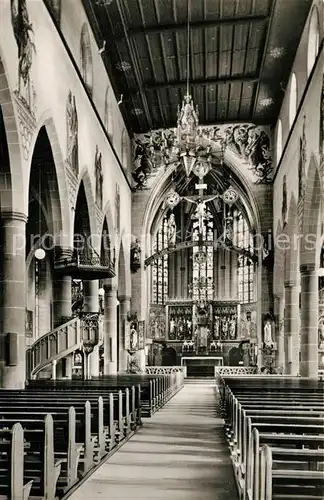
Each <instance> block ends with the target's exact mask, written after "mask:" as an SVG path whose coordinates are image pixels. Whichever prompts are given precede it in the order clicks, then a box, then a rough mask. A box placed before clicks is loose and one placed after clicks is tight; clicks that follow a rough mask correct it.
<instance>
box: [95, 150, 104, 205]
mask: <svg viewBox="0 0 324 500" xmlns="http://www.w3.org/2000/svg"><path fill="white" fill-rule="evenodd" d="M95 177H96V204H97V206H98V207H99V208H100V210H102V185H103V173H102V154H101V153H100V152H99V148H98V146H96V154H95Z"/></svg>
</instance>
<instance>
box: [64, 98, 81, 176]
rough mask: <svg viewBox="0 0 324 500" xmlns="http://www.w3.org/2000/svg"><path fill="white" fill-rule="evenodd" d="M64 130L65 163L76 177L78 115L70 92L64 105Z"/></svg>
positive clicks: (77, 163) (77, 172) (77, 164)
mask: <svg viewBox="0 0 324 500" xmlns="http://www.w3.org/2000/svg"><path fill="white" fill-rule="evenodd" d="M66 128H67V160H66V161H67V163H68V165H69V167H70V168H71V169H72V170H73V172H74V173H75V175H76V176H78V174H79V162H78V114H77V109H76V103H75V97H74V96H72V92H71V90H70V91H69V94H68V99H67V104H66Z"/></svg>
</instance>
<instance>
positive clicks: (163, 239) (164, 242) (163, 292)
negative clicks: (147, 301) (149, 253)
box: [152, 217, 169, 304]
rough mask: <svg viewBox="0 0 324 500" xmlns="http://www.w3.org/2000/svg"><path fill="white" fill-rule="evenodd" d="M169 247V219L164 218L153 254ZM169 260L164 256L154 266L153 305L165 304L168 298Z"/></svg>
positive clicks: (166, 255)
mask: <svg viewBox="0 0 324 500" xmlns="http://www.w3.org/2000/svg"><path fill="white" fill-rule="evenodd" d="M167 247H168V218H167V217H164V218H163V220H162V222H161V224H160V228H159V230H158V232H157V234H156V237H155V240H154V244H153V248H152V250H153V253H156V252H159V251H160V250H163V249H164V248H167ZM168 283H169V259H168V254H165V255H163V256H162V257H160V258H159V259H157V260H156V261H155V262H154V263H153V264H152V303H153V304H164V303H165V302H166V300H167V297H168Z"/></svg>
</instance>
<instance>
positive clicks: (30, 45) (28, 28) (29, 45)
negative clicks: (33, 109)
mask: <svg viewBox="0 0 324 500" xmlns="http://www.w3.org/2000/svg"><path fill="white" fill-rule="evenodd" d="M10 3H11V23H12V28H13V32H14V36H15V39H16V42H17V45H18V92H19V94H20V91H21V82H22V83H23V85H24V86H25V87H29V86H30V68H31V66H32V62H33V53H34V52H36V47H35V44H34V42H33V40H32V35H33V34H34V32H33V25H32V24H31V23H30V21H29V15H28V11H27V5H26V0H11V2H10ZM28 104H30V100H28Z"/></svg>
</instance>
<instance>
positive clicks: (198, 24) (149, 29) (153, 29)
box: [127, 15, 269, 37]
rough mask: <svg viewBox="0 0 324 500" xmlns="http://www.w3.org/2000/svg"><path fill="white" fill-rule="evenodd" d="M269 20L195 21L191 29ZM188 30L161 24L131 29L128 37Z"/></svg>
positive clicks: (247, 18)
mask: <svg viewBox="0 0 324 500" xmlns="http://www.w3.org/2000/svg"><path fill="white" fill-rule="evenodd" d="M268 20H269V17H268V16H257V15H250V16H234V17H224V18H222V19H213V20H207V19H206V20H205V21H193V22H191V23H190V29H191V30H192V29H201V28H216V27H217V26H224V25H231V24H244V23H258V22H267V21H268ZM186 29H187V23H186V22H185V23H179V24H174V23H172V24H159V25H156V26H138V27H136V28H135V27H134V28H129V29H128V31H127V35H128V36H129V37H133V36H136V35H139V34H143V33H144V34H150V33H161V32H163V33H165V32H168V31H173V32H175V31H184V30H186Z"/></svg>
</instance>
